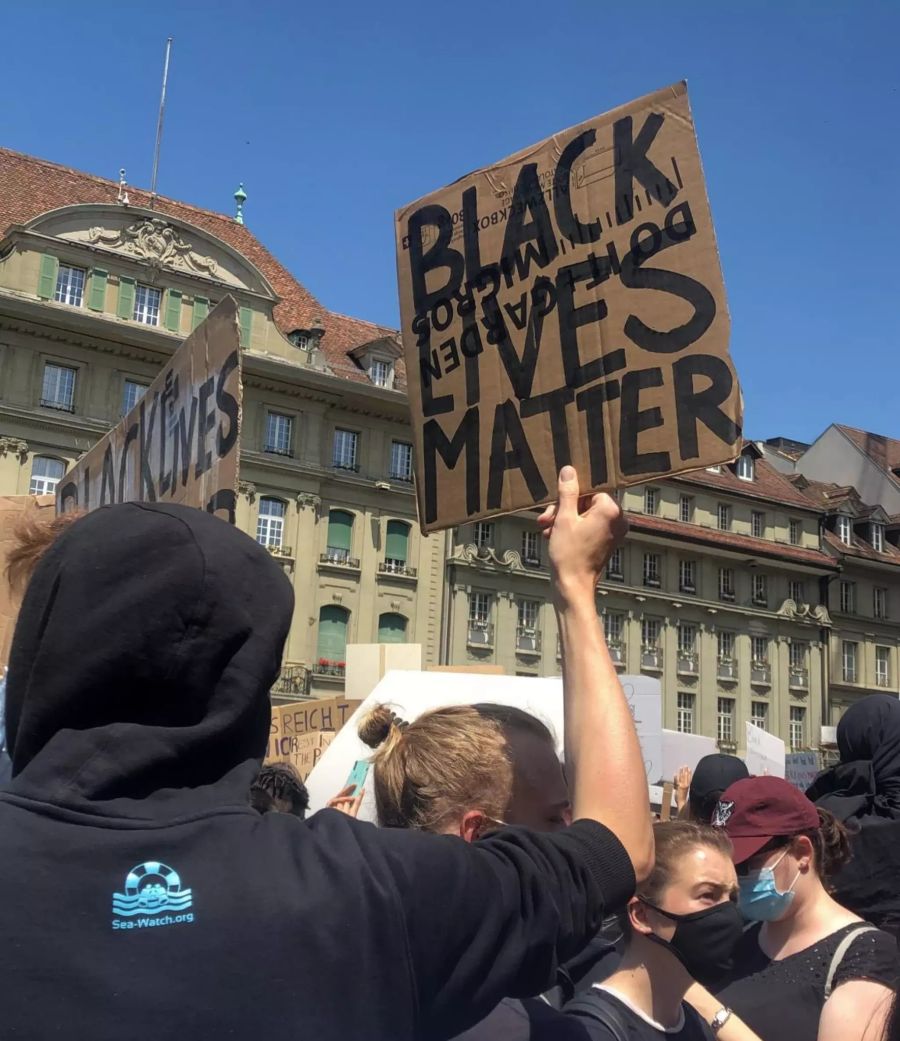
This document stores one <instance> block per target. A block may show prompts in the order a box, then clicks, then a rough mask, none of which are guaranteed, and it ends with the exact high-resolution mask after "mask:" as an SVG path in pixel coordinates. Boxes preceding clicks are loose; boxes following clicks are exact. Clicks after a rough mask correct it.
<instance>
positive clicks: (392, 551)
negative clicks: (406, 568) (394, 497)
mask: <svg viewBox="0 0 900 1041" xmlns="http://www.w3.org/2000/svg"><path fill="white" fill-rule="evenodd" d="M408 553H409V525H408V524H404V523H403V521H394V520H392V521H388V524H387V539H386V541H385V549H384V556H385V559H386V560H400V561H402V562H403V563H404V564H405V563H406V557H407V555H408Z"/></svg>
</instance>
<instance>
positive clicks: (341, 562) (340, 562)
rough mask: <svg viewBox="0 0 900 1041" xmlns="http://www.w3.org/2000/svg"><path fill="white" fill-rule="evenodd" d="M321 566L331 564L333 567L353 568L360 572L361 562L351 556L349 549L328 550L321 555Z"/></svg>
mask: <svg viewBox="0 0 900 1041" xmlns="http://www.w3.org/2000/svg"><path fill="white" fill-rule="evenodd" d="M319 563H320V564H331V565H332V566H333V567H346V568H353V569H355V570H356V571H359V560H358V559H357V558H356V557H351V556H350V550H348V549H326V550H325V552H324V553H320V554H319Z"/></svg>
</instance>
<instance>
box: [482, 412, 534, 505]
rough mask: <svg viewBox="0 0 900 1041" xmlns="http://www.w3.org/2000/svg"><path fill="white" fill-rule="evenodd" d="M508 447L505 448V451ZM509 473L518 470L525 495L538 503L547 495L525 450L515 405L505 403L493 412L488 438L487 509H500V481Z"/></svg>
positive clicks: (501, 484)
mask: <svg viewBox="0 0 900 1041" xmlns="http://www.w3.org/2000/svg"><path fill="white" fill-rule="evenodd" d="M507 446H508V447H507ZM508 470H519V471H521V474H522V476H523V477H524V478H525V484H526V485H527V486H528V494H529V495H530V496H531V497H532V499H534V501H535V502H539V501H540V500H541V499H543V498H544V496H545V495H546V494H547V485H546V484H545V483H544V479H543V478H542V477H541V471H540V470H539V469H538V465H537V463H536V462H535V461H534V455H533V454H532V452H531V449H530V448H529V447H528V439H527V438H526V437H525V431H524V429H523V428H522V420H521V419H520V418H519V412H518V410H517V409H516V406H515V403H514V402H512V401H511V400H509V399H507V400H506V401H504V402H502V403H501V404H499V405H498V406H497V407H496V409H495V410H494V430H493V433H492V435H491V462H490V476H489V478H488V493H487V507H488V509H489V510H496V509H499V507H500V505H501V503H502V501H503V479H504V477H505V476H506V472H507V471H508Z"/></svg>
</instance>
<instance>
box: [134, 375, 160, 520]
mask: <svg viewBox="0 0 900 1041" xmlns="http://www.w3.org/2000/svg"><path fill="white" fill-rule="evenodd" d="M148 397H149V395H148V394H145V395H144V397H142V398H141V411H140V416H141V426H140V431H141V432H140V442H139V445H140V456H139V461H140V474H141V480H140V488H141V490H140V498H141V500H142V501H143V502H156V489H155V488H154V487H153V471H152V469H151V468H150V445H151V443H152V441H153V424H154V423H155V422H156V412H157V409H158V408H159V393H158V392H157V393H155V394H154V395H153V403H152V404H151V406H150V408H149V413H150V416H149V419H148V417H147V412H148V409H147V398H148Z"/></svg>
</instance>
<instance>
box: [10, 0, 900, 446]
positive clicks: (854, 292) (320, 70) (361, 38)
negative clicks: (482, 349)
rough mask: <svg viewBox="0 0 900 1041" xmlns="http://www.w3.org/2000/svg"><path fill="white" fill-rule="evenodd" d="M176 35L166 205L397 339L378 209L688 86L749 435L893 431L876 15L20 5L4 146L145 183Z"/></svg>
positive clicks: (889, 127) (891, 170)
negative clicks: (192, 215)
mask: <svg viewBox="0 0 900 1041" xmlns="http://www.w3.org/2000/svg"><path fill="white" fill-rule="evenodd" d="M168 35H172V36H174V37H175V44H174V50H173V56H172V68H171V74H170V85H169V103H168V108H167V112H166V130H165V137H164V141H163V151H162V161H161V167H160V177H159V191H160V192H161V193H162V194H165V195H169V196H173V197H175V198H179V199H183V200H185V201H187V202H191V203H194V204H196V205H200V206H205V207H209V208H212V209H217V210H224V211H226V212H230V211H231V209H232V208H233V201H232V198H231V196H232V193H233V192H234V189H235V187H236V186H237V184H238V182H239V181H243V182H244V183H245V186H246V190H247V193H248V195H249V199H248V202H247V207H246V218H247V223H248V225H249V226H250V227H251V228H252V229H253V231H254V232H255V233H256V234H257V235H258V236H259V238H260V239H262V241H263V242H264V243H265V244H266V245H267V246H268V247H269V248H270V249H271V250H272V252H274V253H275V254H276V255H277V256H278V257H279V258H280V259H281V260H282V261H283V262H284V263H285V264H286V265H287V266H288V267H289V268H290V269H291V270H292V271H293V272H294V274H295V275H296V276H297V278H298V279H299V280H300V281H301V282H303V283H304V284H306V285H307V286H308V287H309V288H310V289H311V290H312V291H313V292H314V293H315V294H316V295H317V296H318V297H319V299H320V300H321V301H322V302H323V303H324V304H325V305H327V306H328V307H330V308H332V309H333V310H338V311H343V312H345V313H349V314H354V315H358V316H360V317H364V318H368V319H371V320H373V321H378V322H384V323H387V324H391V325H395V324H397V322H398V311H397V294H396V280H395V268H394V255H393V228H392V219H393V211H394V209H395V208H397V207H398V206H400V205H403V204H405V203H408V202H410V201H411V200H413V199H415V198H417V197H419V196H420V195H423V194H425V193H426V192H429V191H431V190H432V189H434V188H437V187H440V186H442V185H444V184H446V183H448V182H449V181H451V180H453V179H455V178H456V177H458V176H460V175H461V174H464V173H466V172H467V171H469V170H471V169H474V168H476V167H479V166H482V165H484V164H486V163H489V162H491V161H493V160H496V159H499V158H502V157H503V156H505V155H507V154H509V153H510V152H512V151H515V150H517V149H519V148H521V147H524V146H525V145H527V144H530V143H532V142H534V141H537V140H539V139H541V138H543V137H545V136H546V135H547V134H549V133H552V132H554V131H557V130H560V129H562V128H564V127H567V126H570V125H572V124H574V123H577V122H579V121H580V120H582V119H585V118H587V117H589V116H592V115H595V114H597V113H598V112H602V111H604V110H606V109H608V108H611V107H613V106H615V105H617V104H620V103H623V102H625V101H629V100H631V99H633V98H635V97H638V96H640V95H641V94H645V93H647V92H649V91H651V90H653V89H656V88H657V87H661V86H664V85H666V84H668V83H671V82H674V81H676V80H679V79H682V78H687V80H688V83H689V87H690V92H691V101H692V106H693V110H694V116H695V120H696V123H697V128H698V134H699V138H700V147H701V152H702V155H703V161H704V168H705V170H706V176H707V183H708V188H709V195H710V201H711V204H712V210H713V217H714V219H715V222H716V228H717V233H718V239H719V247H720V251H721V255H722V263H723V267H724V271H725V280H726V285H727V288H728V296H729V305H730V309H731V315H732V352H733V355H734V358H735V361H736V364H737V366H738V371H739V373H740V375H741V379H742V382H743V387H744V395H745V400H746V430H747V434H748V435H749V436H751V437H755V438H759V437H767V436H771V435H775V434H783V435H786V436H791V437H797V438H801V439H812V438H813V437H815V436H816V435H817V434H818V433H819V432H820V431H821V430H823V429H824V428H825V427H826V426H827V425H828V423H830V422H832V421H838V422H844V423H849V424H852V425H856V426H862V427H867V428H868V429H870V430H874V431H876V432H878V433H884V434H889V435H893V436H895V437H900V408H898V406H900V379H898V377H900V360H898V359H900V335H898V329H900V320H898V314H900V292H898V289H897V282H898V278H900V262H898V256H897V250H896V248H895V247H894V246H893V245H892V243H893V241H894V240H893V237H892V236H894V235H896V234H897V228H898V226H900V202H898V198H900V92H898V87H900V62H898V60H897V55H896V48H897V41H898V39H900V4H898V3H896V2H895V0H883V2H866V0H857V2H853V3H851V2H850V0H846V2H843V3H839V2H835V0H819V2H813V0H809V2H802V3H801V2H792V0H781V2H772V3H762V2H755V0H744V2H742V3H739V2H737V0H733V2H722V0H711V2H707V0H703V2H700V0H686V2H684V3H682V4H672V3H671V2H668V3H661V2H658V0H644V2H642V3H641V4H639V5H631V4H618V5H614V4H612V3H610V2H608V0H593V2H588V0H556V2H555V3H547V2H543V3H534V2H531V0H520V2H518V3H516V4H514V5H513V4H486V3H484V2H483V0H482V2H478V3H475V2H472V0H455V2H454V3H445V4H438V3H435V2H434V0H417V2H413V0H398V2H390V0H389V2H387V3H382V4H381V5H372V4H363V3H361V2H357V0H347V2H342V0H335V2H333V3H330V4H309V3H302V2H297V0H294V2H282V0H260V2H258V3H256V4H252V3H247V2H244V3H235V2H232V0H220V2H212V0H204V2H196V0H195V2H191V0H180V2H177V3H175V2H170V0H157V2H154V3H153V4H137V3H133V2H128V0H117V2H107V0H94V2H93V3H92V4H91V5H90V8H89V11H88V10H87V9H85V8H84V7H83V6H82V7H79V5H77V4H72V3H71V2H68V0H67V2H61V0H43V2H41V3H29V2H26V0H19V2H18V3H17V4H8V5H6V6H5V8H4V36H5V46H4V60H3V64H4V83H5V86H6V91H7V93H6V96H5V98H4V104H3V106H2V110H0V143H2V144H3V145H5V146H7V147H10V148H14V149H18V150H20V151H23V152H29V153H31V154H34V155H39V156H42V157H44V158H47V159H51V160H53V161H55V162H60V163H64V164H67V165H70V166H74V167H77V168H79V169H82V170H87V171H89V172H92V173H97V174H101V175H105V176H108V177H112V178H114V177H116V176H117V174H118V170H119V167H121V166H124V167H125V168H126V169H127V171H128V179H129V181H130V182H132V183H135V184H137V185H140V186H142V187H146V186H148V185H149V181H150V172H151V166H152V151H153V138H154V133H155V126H156V109H157V104H158V101H159V86H160V76H161V71H162V58H163V51H164V46H165V38H166V36H168ZM16 41H20V44H21V45H19V44H17V42H16Z"/></svg>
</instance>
